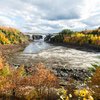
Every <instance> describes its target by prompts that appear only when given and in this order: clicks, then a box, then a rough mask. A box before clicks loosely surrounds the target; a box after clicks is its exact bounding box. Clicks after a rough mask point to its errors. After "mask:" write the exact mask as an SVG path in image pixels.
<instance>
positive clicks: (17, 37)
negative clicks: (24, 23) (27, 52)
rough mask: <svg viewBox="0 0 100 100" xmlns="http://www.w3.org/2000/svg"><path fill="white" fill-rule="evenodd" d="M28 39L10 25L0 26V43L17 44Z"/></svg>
mask: <svg viewBox="0 0 100 100" xmlns="http://www.w3.org/2000/svg"><path fill="white" fill-rule="evenodd" d="M26 41H28V37H27V36H25V35H24V34H23V33H22V32H20V31H19V30H17V29H14V28H11V27H0V44H19V43H23V42H26Z"/></svg>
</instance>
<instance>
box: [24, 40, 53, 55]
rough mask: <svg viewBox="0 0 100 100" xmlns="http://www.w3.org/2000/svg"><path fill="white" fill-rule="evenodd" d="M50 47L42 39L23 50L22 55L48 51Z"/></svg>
mask: <svg viewBox="0 0 100 100" xmlns="http://www.w3.org/2000/svg"><path fill="white" fill-rule="evenodd" d="M50 47H51V45H50V44H48V43H46V42H44V40H43V39H40V40H35V41H34V42H33V43H31V44H30V45H29V46H27V47H26V48H25V50H24V53H38V52H40V51H42V50H45V49H49V48H50Z"/></svg>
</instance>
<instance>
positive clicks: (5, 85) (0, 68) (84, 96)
mask: <svg viewBox="0 0 100 100" xmlns="http://www.w3.org/2000/svg"><path fill="white" fill-rule="evenodd" d="M30 72H31V73H30ZM99 73H100V67H98V68H97V69H96V71H95V72H94V73H93V76H92V77H91V78H88V79H87V80H84V81H82V82H77V81H75V80H74V79H70V81H66V83H67V85H65V86H61V85H60V78H59V77H57V76H56V75H55V74H54V73H53V72H52V71H51V70H50V69H48V68H46V67H45V66H44V64H43V63H39V64H36V65H34V70H32V71H31V69H29V71H28V70H26V68H25V67H24V65H21V66H20V67H14V66H10V65H9V64H8V63H7V62H6V60H5V59H4V57H3V56H2V55H0V98H1V99H3V100H6V99H7V100H13V99H14V100H58V99H60V100H78V99H79V100H99V99H100V88H99V87H100V74H99Z"/></svg>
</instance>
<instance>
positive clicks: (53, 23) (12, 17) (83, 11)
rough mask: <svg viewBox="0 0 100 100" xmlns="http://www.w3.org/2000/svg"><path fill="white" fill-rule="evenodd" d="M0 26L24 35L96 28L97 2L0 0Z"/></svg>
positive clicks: (99, 12)
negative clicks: (27, 33)
mask: <svg viewBox="0 0 100 100" xmlns="http://www.w3.org/2000/svg"><path fill="white" fill-rule="evenodd" d="M0 25H3V26H11V27H15V28H18V29H20V30H21V31H24V32H43V33H44V32H45V33H51V32H58V31H60V30H62V29H65V28H68V29H73V30H82V29H91V28H97V27H98V26H100V0H0Z"/></svg>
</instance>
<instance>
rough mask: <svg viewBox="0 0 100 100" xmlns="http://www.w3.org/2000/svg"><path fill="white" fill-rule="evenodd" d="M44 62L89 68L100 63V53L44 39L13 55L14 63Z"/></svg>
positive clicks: (28, 64) (27, 64)
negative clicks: (48, 41)
mask: <svg viewBox="0 0 100 100" xmlns="http://www.w3.org/2000/svg"><path fill="white" fill-rule="evenodd" d="M39 62H43V63H44V64H45V65H46V66H48V67H58V66H61V67H62V66H63V67H75V68H87V67H91V66H92V65H91V64H98V65H99V64H100V53H99V52H89V51H83V50H77V49H73V48H68V47H64V46H53V45H51V44H48V43H46V42H44V40H43V39H41V40H35V41H34V42H32V43H30V44H29V45H28V46H27V47H26V48H25V50H24V51H23V52H20V53H17V54H15V55H14V56H13V57H12V63H15V64H24V65H26V66H31V65H32V64H34V63H39Z"/></svg>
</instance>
